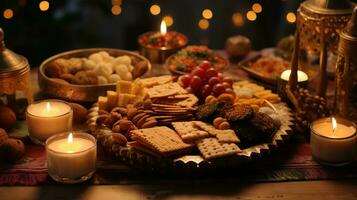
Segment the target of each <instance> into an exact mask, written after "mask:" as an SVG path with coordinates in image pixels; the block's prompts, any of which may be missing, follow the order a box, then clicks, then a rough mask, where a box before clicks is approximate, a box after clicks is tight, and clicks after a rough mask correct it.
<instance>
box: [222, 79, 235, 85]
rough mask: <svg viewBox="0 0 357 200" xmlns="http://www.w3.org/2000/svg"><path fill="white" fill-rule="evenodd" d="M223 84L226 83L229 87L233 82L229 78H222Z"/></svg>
mask: <svg viewBox="0 0 357 200" xmlns="http://www.w3.org/2000/svg"><path fill="white" fill-rule="evenodd" d="M223 82H226V83H228V84H229V85H231V86H232V85H233V80H232V79H230V78H228V77H224V78H223Z"/></svg>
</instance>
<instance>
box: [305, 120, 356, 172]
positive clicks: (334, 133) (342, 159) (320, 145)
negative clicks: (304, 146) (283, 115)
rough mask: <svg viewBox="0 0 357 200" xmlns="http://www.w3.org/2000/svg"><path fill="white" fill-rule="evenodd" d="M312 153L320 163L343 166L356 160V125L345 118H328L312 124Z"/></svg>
mask: <svg viewBox="0 0 357 200" xmlns="http://www.w3.org/2000/svg"><path fill="white" fill-rule="evenodd" d="M334 124H335V125H334ZM310 128H311V138H310V144H311V153H312V157H313V158H314V159H315V160H316V161H317V162H319V163H321V164H325V165H330V166H343V165H346V164H348V163H350V162H352V161H353V160H354V159H355V155H356V141H357V140H356V138H357V134H356V125H355V124H354V123H353V122H351V121H349V120H347V119H343V118H336V120H335V122H333V118H331V117H327V118H322V119H318V120H316V121H314V122H313V123H312V124H311V127H310Z"/></svg>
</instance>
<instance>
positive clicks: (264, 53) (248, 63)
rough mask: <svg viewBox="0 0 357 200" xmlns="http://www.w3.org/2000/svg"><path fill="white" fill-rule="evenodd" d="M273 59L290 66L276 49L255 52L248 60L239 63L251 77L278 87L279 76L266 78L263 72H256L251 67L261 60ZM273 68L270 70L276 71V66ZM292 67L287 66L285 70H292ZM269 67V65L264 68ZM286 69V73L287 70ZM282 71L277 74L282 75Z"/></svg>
mask: <svg viewBox="0 0 357 200" xmlns="http://www.w3.org/2000/svg"><path fill="white" fill-rule="evenodd" d="M265 57H266V58H267V57H270V58H273V59H276V58H278V59H279V60H281V62H284V63H286V64H288V62H289V61H287V60H285V59H284V58H283V54H282V53H281V52H280V51H279V50H278V49H276V48H267V49H263V50H261V51H259V52H254V53H253V54H251V55H250V56H249V57H247V58H246V59H244V60H242V61H241V62H239V63H238V65H239V66H240V67H241V68H242V69H243V70H244V71H245V72H247V73H248V74H249V75H250V76H251V77H254V78H256V79H258V80H260V81H262V82H264V83H267V84H270V85H276V84H277V80H278V76H277V75H276V76H266V75H264V74H262V73H261V71H260V70H259V71H258V70H255V69H252V68H251V66H252V65H253V64H254V63H256V62H257V61H258V60H259V59H261V58H265ZM271 66H272V68H271V69H269V70H275V68H274V65H271ZM289 66H290V65H287V66H286V67H285V68H286V69H290V67H289ZM263 67H264V68H265V67H268V66H267V65H265V66H263ZM285 68H284V70H282V71H285V70H286V69H285ZM280 71H281V70H278V71H277V72H276V73H277V74H281V72H282V71H281V72H280Z"/></svg>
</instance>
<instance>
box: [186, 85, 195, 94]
mask: <svg viewBox="0 0 357 200" xmlns="http://www.w3.org/2000/svg"><path fill="white" fill-rule="evenodd" d="M185 90H186V91H187V92H188V93H191V94H193V93H194V91H193V89H192V88H191V87H190V86H188V87H187V88H186V89H185Z"/></svg>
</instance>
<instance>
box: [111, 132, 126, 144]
mask: <svg viewBox="0 0 357 200" xmlns="http://www.w3.org/2000/svg"><path fill="white" fill-rule="evenodd" d="M112 139H113V142H114V143H116V144H119V145H121V146H125V145H126V143H127V142H128V140H127V139H126V137H125V136H124V135H123V134H120V133H113V134H112Z"/></svg>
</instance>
